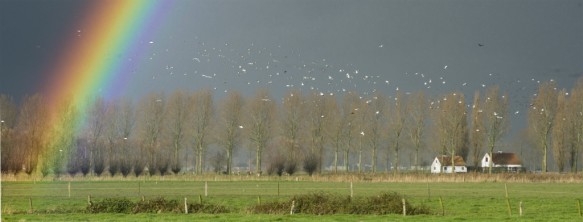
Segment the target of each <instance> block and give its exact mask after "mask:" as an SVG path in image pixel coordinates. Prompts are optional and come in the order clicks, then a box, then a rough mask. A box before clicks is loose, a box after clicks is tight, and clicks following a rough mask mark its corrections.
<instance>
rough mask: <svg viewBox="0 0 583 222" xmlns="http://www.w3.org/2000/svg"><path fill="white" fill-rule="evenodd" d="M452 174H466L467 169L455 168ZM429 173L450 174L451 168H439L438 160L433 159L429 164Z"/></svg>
mask: <svg viewBox="0 0 583 222" xmlns="http://www.w3.org/2000/svg"><path fill="white" fill-rule="evenodd" d="M454 172H456V173H467V172H468V168H467V167H465V166H456V167H455V168H454ZM431 173H451V166H441V163H440V162H439V160H438V159H437V158H435V159H434V160H433V163H432V164H431Z"/></svg>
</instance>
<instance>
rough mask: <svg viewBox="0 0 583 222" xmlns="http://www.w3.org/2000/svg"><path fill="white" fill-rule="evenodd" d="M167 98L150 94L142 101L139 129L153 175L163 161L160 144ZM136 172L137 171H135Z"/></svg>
mask: <svg viewBox="0 0 583 222" xmlns="http://www.w3.org/2000/svg"><path fill="white" fill-rule="evenodd" d="M164 104H165V97H164V94H162V93H150V94H148V95H147V96H146V97H144V98H142V100H141V101H140V105H139V107H140V109H139V114H140V115H139V121H138V128H139V129H140V137H141V141H142V144H143V145H144V147H145V150H143V151H142V152H141V153H142V155H145V156H146V163H145V165H146V167H148V170H149V173H150V174H153V173H154V172H155V170H156V168H157V167H158V164H160V163H161V162H162V161H163V160H161V156H160V155H159V154H160V153H161V150H160V142H161V135H162V130H163V122H164V115H165V111H164V107H165V106H164ZM134 171H135V169H134Z"/></svg>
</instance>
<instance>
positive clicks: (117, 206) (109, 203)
mask: <svg viewBox="0 0 583 222" xmlns="http://www.w3.org/2000/svg"><path fill="white" fill-rule="evenodd" d="M135 205H136V204H135V203H134V202H132V201H130V200H128V199H126V198H105V199H103V200H102V201H99V202H95V203H92V204H90V205H89V206H87V212H88V213H131V212H132V209H133V208H134V206H135Z"/></svg>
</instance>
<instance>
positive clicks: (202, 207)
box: [87, 197, 229, 214]
mask: <svg viewBox="0 0 583 222" xmlns="http://www.w3.org/2000/svg"><path fill="white" fill-rule="evenodd" d="M87 212H88V213H127V214H129V213H134V214H136V213H184V205H183V204H182V203H181V202H179V201H177V200H166V199H164V198H163V197H159V198H155V199H151V200H140V201H138V202H136V203H134V202H132V201H130V200H128V199H126V198H106V199H103V200H102V201H99V202H95V203H92V204H91V205H89V206H87ZM188 212H189V213H206V214H219V213H228V212H229V210H228V209H227V208H226V207H224V206H221V205H214V204H198V203H197V204H188Z"/></svg>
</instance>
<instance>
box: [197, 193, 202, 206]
mask: <svg viewBox="0 0 583 222" xmlns="http://www.w3.org/2000/svg"><path fill="white" fill-rule="evenodd" d="M198 203H199V204H202V196H201V195H200V194H199V195H198Z"/></svg>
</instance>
